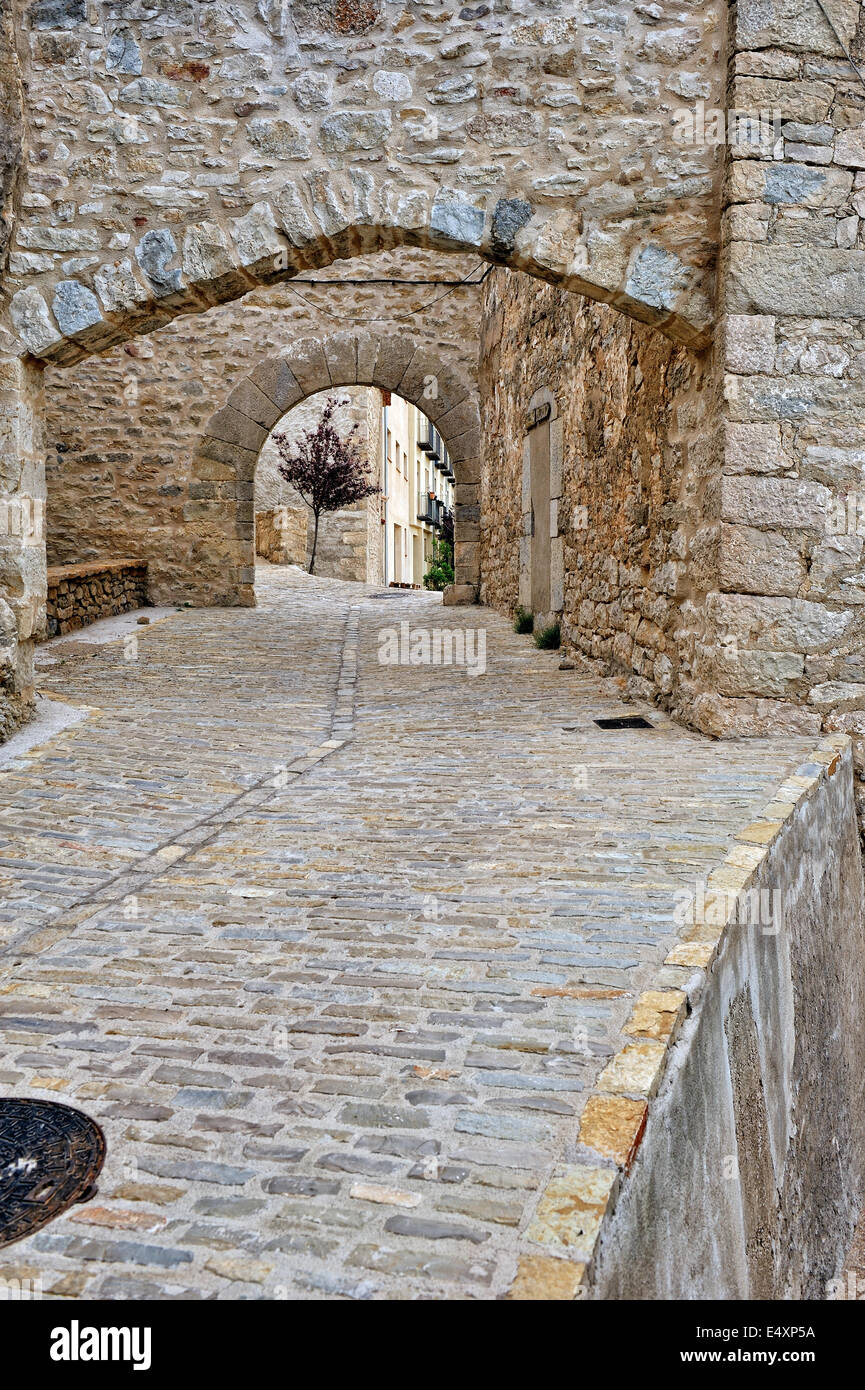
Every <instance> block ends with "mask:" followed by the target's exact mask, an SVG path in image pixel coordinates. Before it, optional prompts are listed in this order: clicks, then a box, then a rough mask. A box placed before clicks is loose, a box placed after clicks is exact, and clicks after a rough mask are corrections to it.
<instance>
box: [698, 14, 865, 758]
mask: <svg viewBox="0 0 865 1390" xmlns="http://www.w3.org/2000/svg"><path fill="white" fill-rule="evenodd" d="M829 10H830V11H831V15H832V19H833V22H834V24H835V27H836V30H837V32H838V35H840V38H841V40H843V42H844V43H845V44H846V46H847V47H848V49H849V50H850V51H852V53H853V55H854V57H856V56H858V58H859V60H860V64H861V62H862V58H863V54H865V33H863V29H862V23H861V9H860V7H859V6H858V5H857V4H854V3H848V2H845V3H838V4H834V5H832V6H830V7H829ZM732 47H733V57H732V59H731V63H730V70H729V97H728V102H729V104H730V105H731V106H732V105H741V104H743V103H746V102H747V103H749V104H751V105H752V106H753V105H761V106H766V105H769V106H771V107H772V108H773V109H775V110H777V111H778V112H779V113H780V139H779V142H778V146H777V148H776V155H777V156H778V157H777V158H776V160H774V161H769V160H766V159H762V158H752V159H744V158H742V157H741V155H740V153H739V152H736V151H734V152H733V155H732V158H731V159H730V161H729V165H728V169H727V179H726V184H725V190H724V211H723V222H722V272H723V274H722V280H721V283H722V289H723V297H722V303H721V308H722V309H723V311H724V314H723V317H722V318H721V320H720V330H719V341H720V343H721V345H722V348H723V353H724V363H723V365H724V368H725V387H724V399H725V407H724V412H725V438H724V445H723V450H722V454H721V461H722V469H721V476H720V479H719V481H718V483H717V485H716V487H715V489H714V496H713V499H712V507H711V509H710V512H709V515H708V516H707V522H709V523H711V525H712V526H713V527H714V530H715V534H716V537H717V541H716V543H717V547H718V566H719V582H718V586H717V588H718V592H717V593H716V594H715V595H714V596H713V598H712V601H711V604H710V605H709V607H708V609H707V613H706V618H707V626H706V637H705V641H704V642H703V643H702V644H701V646H700V649H699V650H698V655H697V663H696V674H697V677H698V684H699V685H701V686H702V687H703V692H704V693H702V694H700V695H698V696H696V697H695V699H694V701H693V705H692V707H691V709H690V717H691V719H692V721H693V722H694V723H695V724H696V725H697V726H698V727H700V728H703V729H705V730H707V731H708V732H710V733H720V734H728V733H731V734H736V733H746V734H748V733H760V732H762V731H764V730H765V729H766V728H767V727H771V726H772V724H773V723H774V722H775V720H776V718H777V717H778V711H779V710H780V709H781V708H782V706H781V705H780V703H779V702H781V701H783V702H787V703H786V705H785V706H784V708H789V702H795V703H796V705H797V706H798V707H799V714H798V718H799V720H800V725H801V722H802V721H803V720H805V719H807V720H809V721H810V723H811V725H812V727H814V728H819V727H820V725H821V722H822V724H823V726H824V727H827V728H842V729H849V730H850V731H851V732H853V733H855V734H861V733H862V732H863V731H865V657H863V643H865V606H863V605H865V582H863V576H862V547H863V536H865V509H863V508H862V507H861V499H862V495H863V461H865V390H863V374H865V336H863V326H862V313H863V304H865V293H863V285H865V86H863V84H862V82H861V81H860V79H859V78H858V77H857V75H856V73H855V72H853V70H852V69H851V68H850V66H849V64H848V63H847V62H846V60H845V59H844V57H843V55H842V50H841V46H840V43H839V39H838V38H837V37H836V36H835V34H833V32H832V29H831V28H830V26H829V24H828V23H827V21H826V18H825V16H824V15H823V14H821V12H820V10H819V8H818V7H817V6H816V5H814V6H804V5H801V4H794V3H792V0H786V3H785V4H780V3H776V4H774V5H769V6H766V5H763V4H760V3H756V0H744V3H740V4H739V5H738V6H737V8H736V10H735V11H734V12H733V44H732ZM781 158H782V159H783V163H782V162H780V159H781ZM857 765H858V768H859V771H860V773H861V772H862V771H863V770H865V757H863V753H862V751H861V749H857Z"/></svg>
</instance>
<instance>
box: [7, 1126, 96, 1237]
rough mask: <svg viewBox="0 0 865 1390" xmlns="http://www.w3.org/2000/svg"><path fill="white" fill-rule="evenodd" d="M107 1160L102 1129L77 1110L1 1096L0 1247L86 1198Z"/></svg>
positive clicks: (88, 1196)
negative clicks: (5, 1098) (3, 1098)
mask: <svg viewBox="0 0 865 1390" xmlns="http://www.w3.org/2000/svg"><path fill="white" fill-rule="evenodd" d="M104 1160H105V1136H104V1134H103V1133H102V1130H101V1129H100V1128H99V1126H98V1125H97V1124H96V1123H95V1121H94V1120H91V1119H90V1116H89V1115H84V1114H82V1112H81V1111H80V1110H73V1109H72V1108H71V1106H69V1105H58V1104H57V1103H56V1102H55V1101H45V1100H0V1246H3V1245H11V1244H12V1243H13V1242H14V1241H16V1240H23V1239H24V1237H25V1236H29V1235H32V1233H33V1232H34V1231H38V1230H39V1228H40V1226H45V1225H46V1224H47V1223H48V1222H49V1221H53V1220H54V1217H55V1216H62V1214H63V1212H64V1211H67V1210H68V1208H69V1207H71V1206H74V1205H75V1203H76V1202H87V1201H89V1200H90V1198H91V1197H92V1196H93V1195H94V1193H95V1191H96V1186H95V1183H96V1179H97V1177H98V1176H99V1172H100V1169H101V1168H102V1164H103V1162H104Z"/></svg>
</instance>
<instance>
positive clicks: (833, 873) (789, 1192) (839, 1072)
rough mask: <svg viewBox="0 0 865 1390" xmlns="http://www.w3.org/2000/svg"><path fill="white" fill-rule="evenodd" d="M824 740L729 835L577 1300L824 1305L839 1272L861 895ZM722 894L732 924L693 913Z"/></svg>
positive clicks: (853, 1144) (847, 1208) (835, 752)
mask: <svg viewBox="0 0 865 1390" xmlns="http://www.w3.org/2000/svg"><path fill="white" fill-rule="evenodd" d="M835 742H836V745H839V746H836V747H835V748H832V747H828V748H827V747H822V748H820V749H818V750H817V753H816V757H815V761H813V762H810V763H808V764H806V765H805V766H803V767H801V768H799V769H798V772H797V775H796V776H795V777H792V778H790V779H789V780H788V782H787V783H785V785H784V786H782V787H781V788H780V789H779V791H778V792H777V793H776V799H775V801H774V802H773V803H771V804H770V805H769V806H768V807H767V808H766V811H765V812H764V816H765V819H763V820H761V821H760V822H755V823H754V825H752V826H750V827H748V828H747V830H746V831H745V832H743V833H742V834H741V835H739V836H738V837H737V838H738V840H739V841H740V843H739V844H738V845H737V846H736V848H735V851H734V852H733V853H732V854H731V855H730V856H728V863H727V864H725V865H724V868H723V872H722V873H719V874H713V875H712V879H713V880H716V882H714V883H713V882H712V881H711V880H710V882H709V884H708V886H707V890H706V894H705V898H704V901H703V906H702V908H701V909H700V910H698V911H696V912H695V913H694V914H693V920H692V922H691V923H690V924H689V925H686V927H685V931H684V936H685V939H684V940H683V941H682V943H681V944H680V945H679V946H678V947H677V948H675V949H674V951H673V952H671V954H670V956H669V957H668V960H669V961H670V962H671V963H674V964H671V973H674V974H675V973H676V972H677V971H678V973H679V974H683V975H684V974H685V973H686V972H685V970H683V969H682V967H686V966H688V967H691V968H692V970H693V968H694V967H700V969H699V970H698V971H697V972H695V973H693V974H692V976H691V980H690V982H689V984H688V985H687V986H686V989H687V990H688V992H689V996H690V997H689V1003H688V1010H689V1012H690V1017H689V1018H688V1020H687V1022H686V1023H684V1025H683V1027H682V1028H681V1031H680V1033H679V1034H678V1036H677V1038H676V1040H675V1041H674V1042H673V1045H672V1047H670V1048H668V1053H667V1057H666V1060H665V1067H666V1072H665V1077H664V1080H663V1082H662V1083H661V1085H660V1089H659V1090H658V1093H657V1095H655V1096H654V1097H653V1098H652V1099H651V1100H650V1104H649V1118H648V1123H647V1125H646V1129H645V1134H644V1136H643V1138H642V1142H641V1143H640V1147H639V1149H638V1151H637V1156H636V1160H635V1162H634V1164H633V1168H632V1169H631V1171H630V1173H629V1174H628V1175H627V1176H626V1177H625V1178H624V1180H623V1181H622V1184H621V1188H620V1190H619V1192H618V1195H617V1198H616V1201H615V1205H614V1207H613V1209H612V1212H611V1214H609V1215H608V1217H607V1219H606V1221H605V1222H604V1224H603V1226H602V1228H601V1237H600V1242H599V1249H598V1250H597V1251H596V1253H595V1258H594V1262H593V1267H592V1270H591V1289H592V1296H593V1297H596V1298H605V1299H632V1298H650V1299H651V1298H656V1299H677V1300H678V1299H706V1298H720V1299H725V1300H727V1299H795V1300H801V1299H822V1298H825V1297H827V1284H828V1282H829V1281H830V1280H831V1279H833V1278H834V1277H835V1276H836V1275H837V1273H838V1271H839V1269H840V1267H841V1264H842V1261H843V1259H844V1256H845V1254H846V1251H847V1249H848V1246H849V1241H850V1237H851V1235H852V1231H853V1228H854V1225H855V1222H856V1217H857V1213H858V1211H859V1207H860V1203H861V1199H862V1183H863V1150H862V1133H863V1129H865V1029H863V1020H865V897H863V885H862V861H861V856H860V852H859V841H858V835H857V826H856V813H855V804H854V794H853V775H852V773H853V769H852V760H851V754H850V747H849V741H848V740H847V739H845V738H843V737H841V738H837V736H836V738H835ZM843 745H846V747H845V746H843ZM722 894H723V895H724V896H725V900H726V901H728V902H732V905H733V918H732V920H730V921H727V910H726V909H724V910H722V911H721V913H720V921H719V917H718V916H717V915H714V920H713V911H710V910H709V909H713V910H714V909H715V908H717V905H718V903H719V900H720V898H721V895H722ZM754 895H757V896H756V897H755V896H754ZM754 903H759V904H760V906H759V908H756V909H753V910H752V905H753V904H754ZM725 922H726V925H722V924H723V923H725ZM703 968H705V971H706V974H705V976H704V975H703V973H702V970H703ZM636 1087H637V1078H636V1073H634V1076H633V1080H632V1081H631V1082H630V1083H625V1085H624V1086H623V1087H621V1088H619V1089H620V1091H622V1092H624V1093H630V1094H634V1093H635V1090H636Z"/></svg>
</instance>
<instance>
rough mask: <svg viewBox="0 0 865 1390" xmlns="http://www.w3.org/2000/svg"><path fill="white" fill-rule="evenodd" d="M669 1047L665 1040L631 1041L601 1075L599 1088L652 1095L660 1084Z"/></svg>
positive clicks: (612, 1091) (627, 1093)
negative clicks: (663, 1041)
mask: <svg viewBox="0 0 865 1390" xmlns="http://www.w3.org/2000/svg"><path fill="white" fill-rule="evenodd" d="M666 1052H667V1049H666V1046H665V1044H664V1043H662V1042H654V1041H650V1040H649V1039H646V1040H645V1041H643V1042H638V1043H628V1045H627V1047H623V1048H622V1050H621V1052H617V1053H616V1055H615V1057H613V1058H612V1060H611V1061H609V1062H608V1063H607V1065H606V1066H605V1067H604V1070H603V1071H602V1072H601V1074H600V1076H599V1077H598V1090H600V1091H609V1092H611V1093H612V1094H614V1095H622V1094H624V1095H634V1096H645V1097H646V1098H647V1099H649V1100H650V1099H651V1097H652V1096H653V1095H654V1093H655V1090H656V1088H657V1085H658V1080H659V1078H660V1075H661V1068H662V1066H663V1063H664V1057H665V1055H666Z"/></svg>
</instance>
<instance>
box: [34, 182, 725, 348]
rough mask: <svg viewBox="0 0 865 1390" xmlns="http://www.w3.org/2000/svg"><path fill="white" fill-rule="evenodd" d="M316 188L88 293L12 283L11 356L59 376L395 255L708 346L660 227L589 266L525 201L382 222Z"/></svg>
mask: <svg viewBox="0 0 865 1390" xmlns="http://www.w3.org/2000/svg"><path fill="white" fill-rule="evenodd" d="M318 184H319V185H320V186H321V188H323V189H325V190H326V195H327V213H326V215H325V214H324V213H323V212H322V209H321V208H320V207H319V206H318V205H316V207H315V208H310V209H306V207H305V206H304V205H302V204H300V203H298V202H297V201H296V198H294V199H293V198H289V199H288V202H287V203H286V202H285V197H283V200H282V202H280V200H279V199H277V200H276V212H275V211H274V208H273V207H272V206H271V205H270V204H269V203H266V202H260V203H256V204H255V205H254V206H253V207H252V208H251V209H250V211H249V212H248V213H246V214H245V215H244V216H243V217H240V218H235V219H234V220H233V221H231V222H229V223H228V224H226V225H223V224H222V223H221V222H217V221H212V222H210V221H208V222H201V223H194V224H191V225H188V226H186V227H184V228H183V229H182V231H181V230H180V229H178V233H177V239H175V236H174V234H173V232H172V231H171V229H170V228H168V227H158V228H153V229H151V230H149V231H147V232H145V233H144V235H143V236H142V237H140V239H139V240H138V242H137V243H136V245H135V248H134V254H133V255H126V256H122V257H120V258H119V259H114V260H112V261H106V262H105V263H103V264H100V265H96V266H94V267H93V268H92V269H91V270H89V272H88V283H86V284H85V283H84V281H83V280H78V279H65V280H54V279H50V278H48V277H43V276H40V277H39V278H38V279H37V280H36V281H35V282H33V283H30V284H27V285H24V286H22V287H21V288H18V287H17V286H16V282H15V280H14V279H10V284H9V290H10V294H11V300H10V318H11V326H12V330H13V334H14V337H15V339H16V340H17V351H18V353H19V354H20V355H22V356H23V355H30V356H33V357H36V358H38V359H40V360H41V361H44V362H53V363H56V364H57V365H59V366H68V365H70V364H72V363H74V362H78V361H80V360H81V359H82V358H83V357H87V356H88V355H89V354H91V353H93V352H104V351H105V350H106V349H108V348H110V347H114V346H116V345H117V344H118V343H122V342H124V341H125V340H126V339H128V338H130V337H133V336H135V335H137V334H147V333H152V332H154V331H155V330H156V329H158V328H162V327H164V325H165V324H166V323H169V322H170V321H171V320H172V319H174V318H176V317H177V316H178V315H181V314H196V313H201V312H202V311H204V310H206V309H209V308H212V307H214V306H215V305H218V304H225V303H228V302H230V301H231V300H235V299H240V298H242V297H243V296H244V295H245V294H248V293H249V291H250V290H253V289H255V288H257V287H259V286H261V285H273V284H278V283H279V282H280V281H284V280H291V279H293V278H295V277H296V276H297V275H299V274H301V273H302V272H304V271H309V270H316V269H322V268H324V267H326V266H329V265H331V264H333V262H334V261H338V260H350V259H351V258H353V257H356V256H369V255H374V254H376V253H378V252H381V251H389V250H393V249H394V248H396V247H399V246H413V247H420V248H422V249H424V250H428V251H434V252H441V251H445V252H455V253H458V254H463V255H478V256H480V257H481V258H482V259H483V260H484V261H486V262H489V263H490V264H492V265H503V266H507V267H509V268H510V269H512V270H521V271H524V272H525V273H527V274H529V275H531V276H534V277H535V278H537V279H540V280H544V281H547V282H549V283H550V284H554V285H560V286H561V287H562V288H564V289H567V290H570V291H572V292H574V293H577V294H581V295H584V296H586V297H587V298H588V299H593V300H597V301H599V302H600V303H604V304H610V305H612V306H613V307H614V308H616V309H618V310H620V311H621V312H622V313H623V314H626V315H627V316H628V317H630V318H633V319H635V320H637V321H638V322H640V323H646V324H649V325H650V326H652V327H654V328H657V329H658V330H659V331H660V332H662V333H664V334H665V335H666V336H667V337H669V338H670V339H671V340H672V341H673V342H676V343H681V344H682V345H683V346H686V347H690V348H693V349H698V350H699V349H702V348H705V347H707V346H708V344H709V342H710V339H711V317H712V310H711V303H710V297H709V295H708V293H707V289H706V285H705V275H704V271H703V270H702V268H699V267H696V266H693V265H689V264H686V263H685V262H683V261H682V260H681V259H680V258H679V256H678V255H677V254H676V253H675V252H673V251H672V250H671V249H670V248H669V247H667V246H665V244H664V231H663V228H662V226H659V227H658V228H657V229H655V228H653V227H652V226H651V225H649V226H643V225H642V224H640V225H639V226H637V227H634V226H632V225H628V226H627V227H616V228H615V230H614V232H613V233H608V232H605V233H604V234H603V236H602V237H601V239H600V242H598V243H597V245H596V246H595V248H594V253H593V254H592V251H591V249H590V248H589V247H588V246H587V243H586V240H585V233H584V229H583V216H582V213H581V211H580V210H568V211H565V210H563V209H557V210H551V209H549V208H545V207H540V208H536V207H535V206H534V205H533V203H532V202H531V201H530V200H529V199H527V198H523V197H509V198H498V199H495V200H493V199H489V200H486V201H479V202H467V201H464V200H463V199H461V198H460V197H457V196H453V193H452V191H451V190H439V191H438V192H437V193H436V194H435V196H434V197H433V196H432V193H431V192H427V190H425V189H417V190H416V196H414V197H413V198H412V199H411V200H410V201H409V205H408V206H407V207H400V208H398V209H397V210H396V212H394V211H393V209H392V208H391V207H390V201H391V198H390V191H389V190H388V189H387V188H386V187H384V188H377V187H375V186H374V185H371V186H370V188H369V189H367V190H366V191H365V194H364V198H363V199H362V200H361V206H357V196H356V189H354V188H353V186H352V187H344V186H343V185H342V184H341V183H340V182H339V180H336V179H334V178H333V177H332V175H331V174H330V173H327V174H322V176H321V178H320V179H319V180H318ZM373 208H374V209H376V211H375V213H373V214H372V215H371V212H370V210H371V209H373ZM319 220H320V221H321V222H322V223H323V227H322V229H321V230H319V229H318V227H317V225H316V224H317V222H319ZM91 285H92V288H91Z"/></svg>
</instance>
